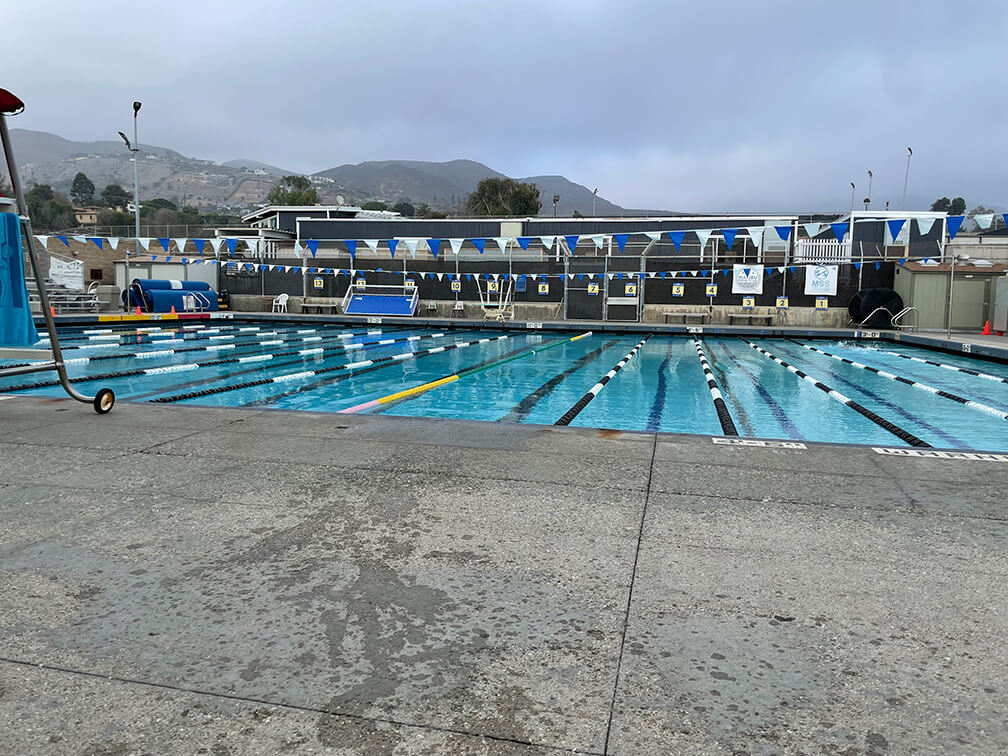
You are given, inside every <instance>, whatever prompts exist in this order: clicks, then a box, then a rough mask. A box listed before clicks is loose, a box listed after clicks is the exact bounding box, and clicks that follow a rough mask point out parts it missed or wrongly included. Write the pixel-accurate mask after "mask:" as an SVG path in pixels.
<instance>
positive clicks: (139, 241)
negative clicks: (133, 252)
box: [137, 236, 150, 252]
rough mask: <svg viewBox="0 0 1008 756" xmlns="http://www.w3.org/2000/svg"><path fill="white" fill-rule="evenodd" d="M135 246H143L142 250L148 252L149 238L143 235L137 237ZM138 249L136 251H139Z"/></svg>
mask: <svg viewBox="0 0 1008 756" xmlns="http://www.w3.org/2000/svg"><path fill="white" fill-rule="evenodd" d="M137 246H140V247H143V251H144V252H149V251H150V238H148V237H145V236H141V237H140V238H139V239H137ZM139 251H140V250H137V252H139Z"/></svg>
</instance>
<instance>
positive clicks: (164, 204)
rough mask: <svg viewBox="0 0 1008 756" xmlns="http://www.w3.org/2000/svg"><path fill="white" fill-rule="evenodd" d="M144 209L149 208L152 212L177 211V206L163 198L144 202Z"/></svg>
mask: <svg viewBox="0 0 1008 756" xmlns="http://www.w3.org/2000/svg"><path fill="white" fill-rule="evenodd" d="M144 207H150V208H153V209H154V210H178V205H176V204H175V203H174V202H172V201H171V200H167V199H165V198H164V197H155V198H154V199H152V200H151V201H150V202H144Z"/></svg>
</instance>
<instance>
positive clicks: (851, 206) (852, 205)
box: [850, 181, 854, 215]
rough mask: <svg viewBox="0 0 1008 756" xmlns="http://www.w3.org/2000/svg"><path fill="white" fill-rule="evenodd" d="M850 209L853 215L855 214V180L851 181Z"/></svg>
mask: <svg viewBox="0 0 1008 756" xmlns="http://www.w3.org/2000/svg"><path fill="white" fill-rule="evenodd" d="M850 211H851V215H853V214H854V182H853V181H851V182H850Z"/></svg>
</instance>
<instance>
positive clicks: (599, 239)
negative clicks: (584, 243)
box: [591, 234, 605, 249]
mask: <svg viewBox="0 0 1008 756" xmlns="http://www.w3.org/2000/svg"><path fill="white" fill-rule="evenodd" d="M591 240H592V242H594V243H595V249H602V244H603V243H604V242H605V236H604V235H603V234H595V235H594V236H592V238H591Z"/></svg>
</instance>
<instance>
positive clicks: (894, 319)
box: [889, 307, 920, 333]
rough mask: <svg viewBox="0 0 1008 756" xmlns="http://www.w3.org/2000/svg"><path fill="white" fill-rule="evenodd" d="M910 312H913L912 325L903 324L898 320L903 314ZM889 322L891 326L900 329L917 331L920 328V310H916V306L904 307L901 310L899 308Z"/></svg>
mask: <svg viewBox="0 0 1008 756" xmlns="http://www.w3.org/2000/svg"><path fill="white" fill-rule="evenodd" d="M911 313H913V314H914V322H913V325H903V324H902V323H900V320H901V319H902V318H903V317H904V316H906V315H910V314H911ZM889 323H890V324H891V325H892V327H893V328H898V329H899V330H901V331H912V332H913V333H917V331H918V329H919V328H920V310H918V309H917V308H916V307H904V308H903V309H902V310H900V311H899V312H897V313H896V314H895V315H893V316H892V320H890V321H889Z"/></svg>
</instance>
